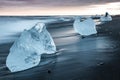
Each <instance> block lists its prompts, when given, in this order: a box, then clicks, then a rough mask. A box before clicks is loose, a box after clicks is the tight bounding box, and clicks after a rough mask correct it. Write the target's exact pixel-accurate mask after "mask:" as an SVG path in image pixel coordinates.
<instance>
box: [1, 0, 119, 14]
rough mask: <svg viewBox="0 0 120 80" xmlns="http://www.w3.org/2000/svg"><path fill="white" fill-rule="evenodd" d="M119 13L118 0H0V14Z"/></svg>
mask: <svg viewBox="0 0 120 80" xmlns="http://www.w3.org/2000/svg"><path fill="white" fill-rule="evenodd" d="M106 11H107V12H109V13H110V14H120V1H119V0H0V15H91V14H103V13H105V12H106Z"/></svg>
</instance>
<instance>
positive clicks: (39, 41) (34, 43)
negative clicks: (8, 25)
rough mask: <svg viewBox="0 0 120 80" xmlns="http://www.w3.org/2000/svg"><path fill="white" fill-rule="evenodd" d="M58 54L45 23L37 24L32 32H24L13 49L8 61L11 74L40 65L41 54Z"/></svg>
mask: <svg viewBox="0 0 120 80" xmlns="http://www.w3.org/2000/svg"><path fill="white" fill-rule="evenodd" d="M55 52H56V46H55V43H54V41H53V39H52V37H51V35H50V34H49V32H48V31H47V30H46V26H45V24H43V23H37V24H36V25H35V26H34V27H32V28H31V29H30V30H24V31H23V32H22V34H21V36H20V38H19V39H17V40H16V41H15V42H14V44H13V45H12V47H11V48H10V53H9V55H8V57H7V60H6V65H7V67H8V68H9V70H10V71H11V72H17V71H22V70H26V69H29V68H32V67H35V66H37V65H38V64H39V62H40V59H41V54H43V53H47V54H52V53H55Z"/></svg>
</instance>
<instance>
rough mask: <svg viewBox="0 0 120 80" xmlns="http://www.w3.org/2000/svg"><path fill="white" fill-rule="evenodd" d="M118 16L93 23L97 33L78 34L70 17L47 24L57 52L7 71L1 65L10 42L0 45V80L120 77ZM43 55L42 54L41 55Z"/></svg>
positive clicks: (105, 79)
mask: <svg viewBox="0 0 120 80" xmlns="http://www.w3.org/2000/svg"><path fill="white" fill-rule="evenodd" d="M119 22H120V16H118V17H116V16H114V17H113V21H111V22H107V23H105V24H102V25H98V26H97V29H98V30H97V31H98V34H97V35H91V36H88V37H86V38H83V39H82V38H81V37H80V35H78V34H76V33H75V31H74V29H73V27H72V24H73V21H66V22H64V23H59V26H57V25H58V23H52V24H48V25H47V26H48V31H49V32H50V33H51V35H52V37H53V39H54V41H55V43H56V46H57V50H58V52H57V53H56V56H51V57H48V58H46V57H42V61H41V63H40V65H39V66H37V67H34V68H32V69H29V70H26V71H22V72H17V73H11V72H10V71H9V70H8V69H7V68H6V65H5V60H6V57H7V55H8V53H9V49H10V47H11V45H12V44H13V43H7V44H1V45H0V80H120V23H119ZM43 56H44V55H43Z"/></svg>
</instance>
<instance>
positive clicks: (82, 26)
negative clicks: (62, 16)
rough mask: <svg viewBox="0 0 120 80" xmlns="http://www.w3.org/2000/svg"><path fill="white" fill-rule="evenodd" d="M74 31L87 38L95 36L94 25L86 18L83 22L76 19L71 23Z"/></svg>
mask: <svg viewBox="0 0 120 80" xmlns="http://www.w3.org/2000/svg"><path fill="white" fill-rule="evenodd" d="M73 27H74V30H75V31H76V32H77V33H79V34H80V35H83V36H88V35H92V34H96V33H97V31H96V25H95V22H94V21H93V20H92V19H91V18H87V19H86V20H84V21H80V18H79V17H77V18H76V19H75V21H74V23H73Z"/></svg>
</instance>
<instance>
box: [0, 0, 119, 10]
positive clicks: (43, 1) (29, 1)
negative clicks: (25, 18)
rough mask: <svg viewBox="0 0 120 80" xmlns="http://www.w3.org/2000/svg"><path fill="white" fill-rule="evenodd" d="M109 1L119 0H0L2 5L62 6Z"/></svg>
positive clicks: (0, 5) (117, 0)
mask: <svg viewBox="0 0 120 80" xmlns="http://www.w3.org/2000/svg"><path fill="white" fill-rule="evenodd" d="M109 2H119V0H0V8H2V7H14V6H15V7H23V6H28V7H29V6H30V7H35V6H37V7H62V6H63V7H64V6H87V5H93V4H103V3H109Z"/></svg>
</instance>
